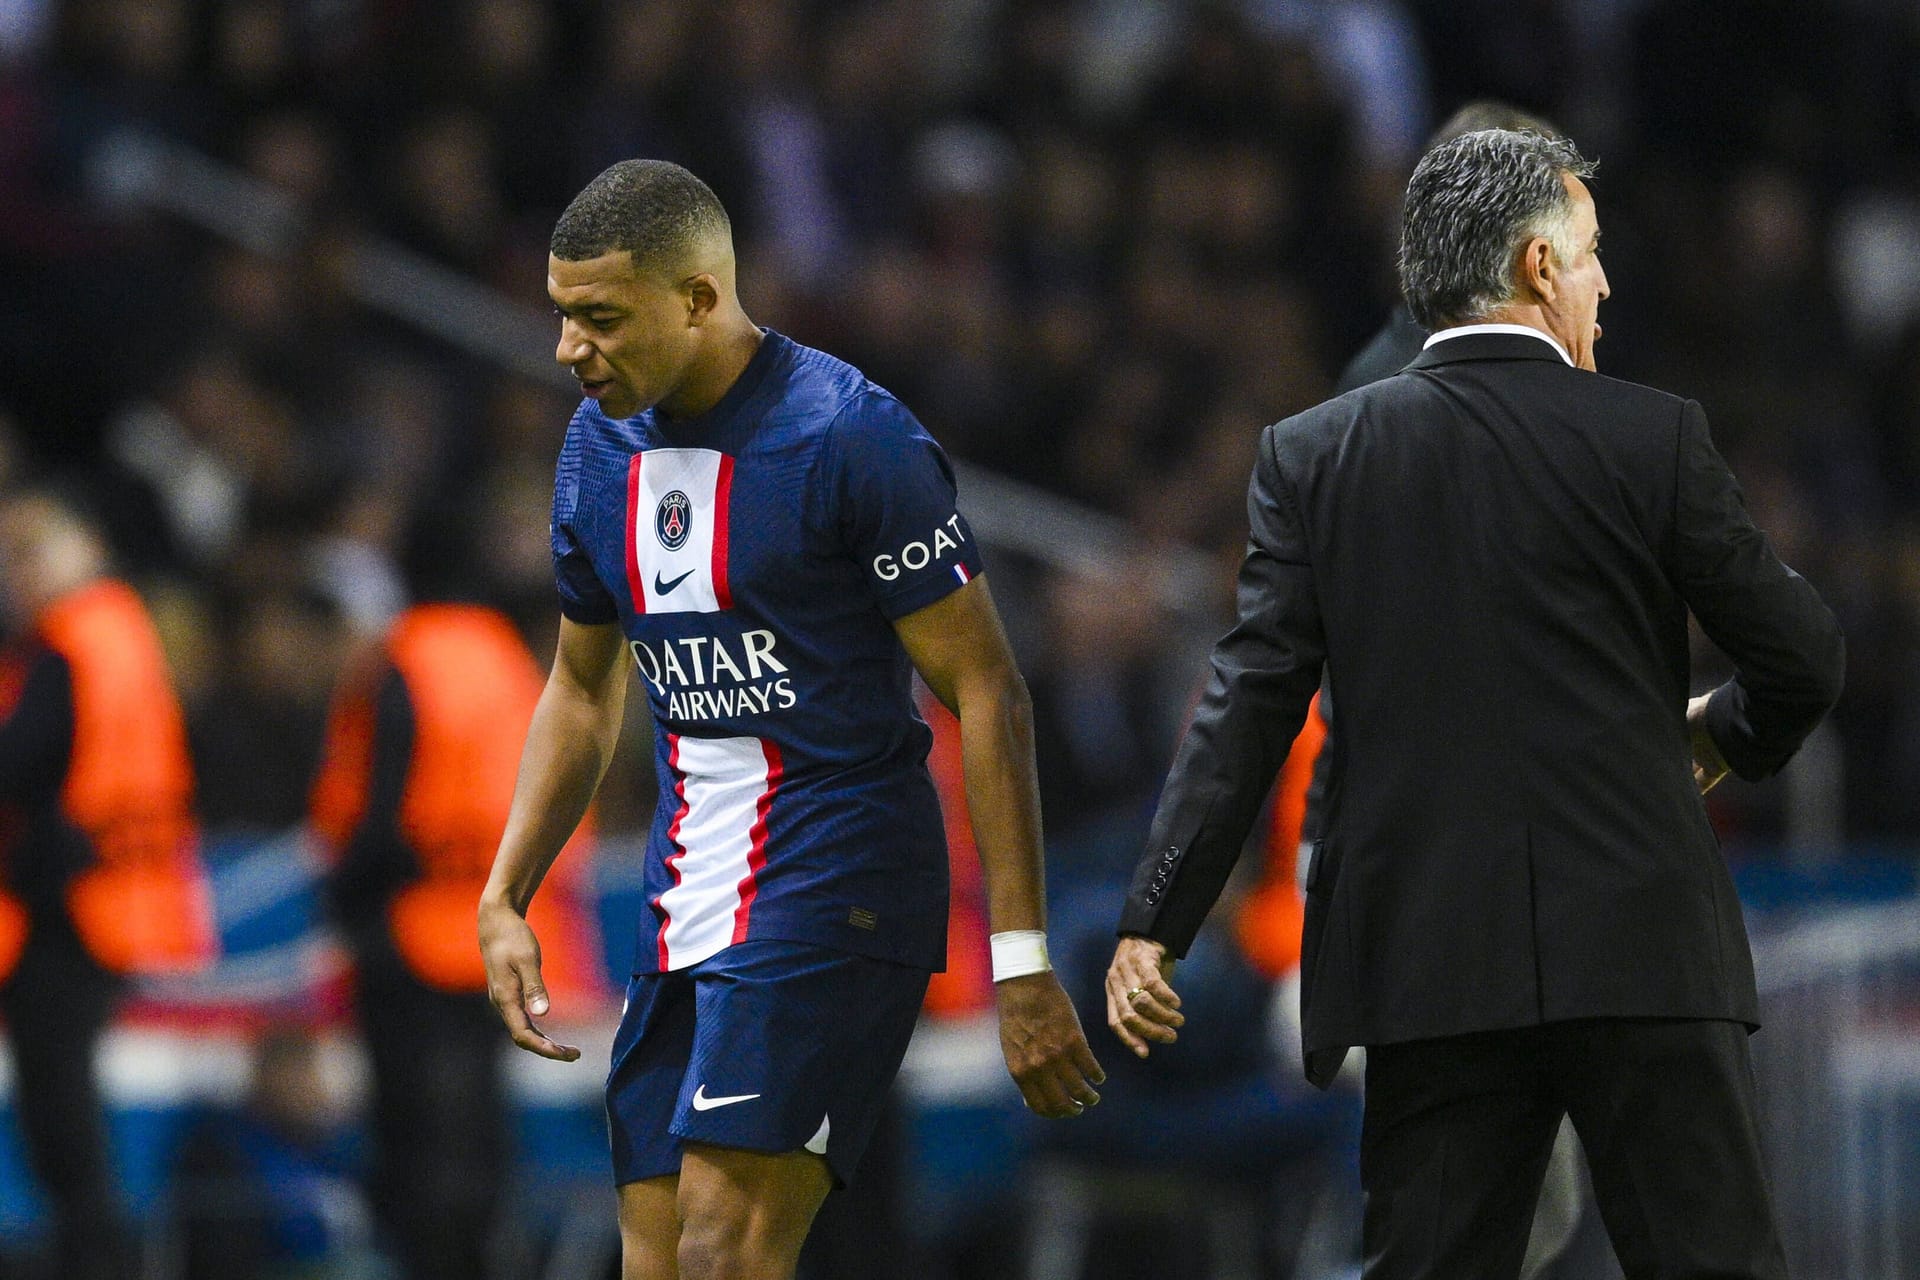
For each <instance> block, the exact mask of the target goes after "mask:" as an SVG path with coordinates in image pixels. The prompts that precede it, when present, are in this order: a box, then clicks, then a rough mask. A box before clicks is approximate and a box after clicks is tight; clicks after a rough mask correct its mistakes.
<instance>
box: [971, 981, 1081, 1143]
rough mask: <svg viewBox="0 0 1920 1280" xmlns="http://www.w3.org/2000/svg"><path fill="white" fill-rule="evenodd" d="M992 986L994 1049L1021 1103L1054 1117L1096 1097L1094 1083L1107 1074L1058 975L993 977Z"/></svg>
mask: <svg viewBox="0 0 1920 1280" xmlns="http://www.w3.org/2000/svg"><path fill="white" fill-rule="evenodd" d="M993 991H994V996H995V998H996V999H997V1000H998V1002H999V1005H1000V1051H1001V1052H1002V1053H1004V1054H1005V1055H1006V1057H1007V1071H1008V1072H1009V1073H1010V1074H1011V1075H1012V1076H1013V1082H1014V1083H1015V1084H1017V1085H1019V1086H1020V1096H1021V1097H1023V1098H1025V1099H1026V1101H1027V1106H1028V1107H1029V1108H1031V1109H1032V1110H1033V1111H1034V1112H1035V1113H1036V1114H1038V1115H1043V1116H1046V1117H1047V1118H1048V1119H1053V1120H1058V1119H1064V1118H1065V1117H1067V1116H1077V1115H1079V1114H1080V1113H1081V1112H1082V1111H1085V1110H1086V1109H1087V1108H1088V1107H1090V1106H1092V1105H1094V1104H1095V1103H1096V1102H1098V1101H1100V1095H1099V1094H1098V1093H1097V1092H1095V1090H1094V1086H1095V1085H1099V1084H1105V1083H1106V1081H1107V1073H1106V1072H1105V1071H1102V1070H1101V1069H1100V1063H1099V1062H1098V1061H1096V1060H1095V1058H1094V1056H1093V1049H1092V1048H1091V1047H1089V1046H1088V1044H1087V1037H1086V1035H1085V1033H1084V1032H1082V1031H1081V1030H1080V1016H1079V1015H1078V1014H1076V1013H1075V1012H1074V1011H1073V1002H1072V1001H1071V1000H1069V999H1067V993H1066V992H1065V991H1063V990H1061V989H1060V980H1059V979H1058V978H1056V977H1054V976H1053V974H1052V973H1051V972H1047V973H1029V974H1027V975H1025V976H1024V977H1019V978H1008V979H1006V980H1005V981H1003V982H996V983H994V984H993Z"/></svg>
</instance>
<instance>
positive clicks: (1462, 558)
mask: <svg viewBox="0 0 1920 1280" xmlns="http://www.w3.org/2000/svg"><path fill="white" fill-rule="evenodd" d="M1590 172H1591V166H1590V165H1589V164H1588V163H1587V162H1586V161H1585V160H1583V159H1582V158H1581V157H1580V155H1579V153H1578V152H1577V151H1576V150H1575V149H1574V148H1573V146H1572V145H1571V144H1570V143H1567V142H1564V141H1560V140H1555V139H1547V138H1543V137H1540V136H1538V135H1536V134H1530V133H1514V132H1508V131H1504V130H1486V131H1482V132H1476V133H1470V134H1467V135H1465V136H1463V137H1461V138H1457V139H1455V140H1454V141H1452V142H1449V143H1446V144H1444V145H1442V146H1440V147H1438V148H1435V149H1434V150H1433V151H1431V152H1429V153H1428V155H1427V156H1426V157H1425V158H1424V159H1423V160H1422V161H1421V162H1420V165H1419V167H1418V168H1417V169H1416V170H1415V171H1414V175H1413V180H1412V182H1411V183H1410V184H1409V186H1408V191H1407V203H1406V217H1405V226H1404V230H1403V232H1402V240H1401V282H1402V288H1403V291H1404V292H1405V293H1406V296H1407V301H1408V304H1409V306H1410V308H1411V310H1412V313H1413V317H1414V319H1415V320H1417V321H1418V322H1419V323H1421V324H1422V325H1423V326H1425V327H1426V328H1428V329H1431V330H1434V331H1435V332H1434V334H1433V336H1432V337H1431V338H1429V339H1428V341H1427V345H1426V349H1425V350H1424V351H1423V352H1422V353H1421V355H1420V356H1419V357H1418V358H1417V359H1416V360H1414V362H1413V363H1412V365H1411V366H1409V368H1408V369H1407V370H1406V371H1405V372H1403V373H1401V374H1399V375H1397V376H1395V377H1392V378H1388V379H1385V380H1384V381H1381V382H1376V383H1373V384H1372V385H1370V386H1367V387H1363V388H1361V389H1360V390H1357V391H1354V392H1351V393H1349V394H1347V395H1345V396H1341V397H1339V398H1337V399H1334V400H1331V401H1328V402H1327V403H1325V404H1323V405H1320V406H1318V407H1317V408H1314V409H1312V410H1309V411H1308V412H1306V413H1303V414H1300V415H1299V416H1297V417H1294V418H1290V419H1288V420H1286V421H1284V422H1281V423H1279V424H1277V425H1275V426H1273V427H1270V428H1268V429H1267V431H1266V433H1265V434H1264V436H1263V437H1262V440H1261V444H1260V450H1259V457H1258V461H1257V463H1256V466H1255V470H1254V475H1253V482H1252V487H1251V493H1250V496H1249V500H1248V507H1249V516H1250V520H1251V523H1252V538H1251V542H1250V545H1249V547H1248V552H1247V558H1246V561H1245V564H1244V565H1243V567H1242V570H1241V578H1240V621H1239V623H1238V625H1237V626H1236V627H1235V628H1234V629H1233V630H1232V631H1231V632H1230V633H1229V634H1228V635H1227V636H1226V637H1225V638H1224V639H1223V640H1221V642H1220V643H1219V645H1218V646H1217V647H1216V648H1215V650H1214V654H1213V660H1212V671H1211V676H1210V679H1209V682H1208V686H1207V690H1206V693H1205V695H1204V697H1203V699H1202V702H1201V704H1200V707H1199V709H1198V710H1197V711H1196V713H1195V716H1194V720H1193V724H1192V727H1191V728H1190V729H1189V730H1188V733H1187V735H1186V738H1185V739H1184V741H1183V742H1182V744H1181V747H1180V750H1179V753H1178V755H1177V757H1176V759H1175V762H1174V767H1173V772H1172V775H1171V777H1170V778H1169V780H1168V783H1167V788H1166V792H1165V795H1164V796H1163V798H1162V800H1161V804H1160V809H1159V812H1158V814H1157V815H1156V817H1155V819H1154V826H1153V836H1152V840H1151V843H1150V846H1149V852H1148V853H1147V854H1146V855H1145V856H1144V857H1143V859H1142V860H1141V863H1140V866H1139V868H1138V870H1137V873H1136V875H1135V878H1134V883H1133V887H1132V889H1131V891H1130V892H1129V895H1128V899H1127V903H1126V906H1125V909H1124V912H1123V914H1122V917H1121V923H1120V931H1121V934H1122V938H1121V941H1120V944H1119V947H1118V949H1117V950H1116V952H1115V955H1114V961H1113V965H1112V967H1111V969H1110V970H1109V973H1108V976H1107V1003H1108V1021H1109V1024H1110V1025H1111V1026H1112V1027H1113V1028H1114V1030H1115V1032H1116V1033H1117V1034H1118V1035H1119V1036H1120V1038H1121V1040H1122V1041H1124V1042H1125V1043H1126V1044H1127V1045H1128V1046H1129V1047H1130V1048H1132V1049H1133V1050H1134V1052H1136V1053H1138V1054H1141V1055H1142V1056H1144V1055H1145V1054H1146V1053H1147V1052H1148V1050H1149V1046H1150V1045H1151V1044H1153V1043H1163V1044H1164V1043H1169V1042H1171V1041H1172V1040H1173V1039H1174V1038H1175V1034H1176V1031H1177V1028H1178V1027H1179V1025H1180V1023H1181V1022H1182V1020H1183V1019H1182V1016H1181V1014H1180V1012H1179V997H1178V996H1177V995H1176V994H1175V992H1174V990H1173V988H1172V987H1171V986H1170V985H1169V982H1168V978H1169V977H1170V975H1171V972H1172V967H1173V960H1174V959H1175V958H1176V957H1178V956H1179V955H1181V954H1183V953H1184V952H1185V951H1186V949H1187V947H1188V945H1189V944H1190V943H1191V941H1192V939H1193V937H1194V935H1195V933H1196V932H1197V931H1198V929H1199V927H1200V923H1201V921H1202V919H1203V918H1204V917H1205V915H1206V913H1207V911H1208V909H1209V908H1210V906H1211V905H1212V903H1213V901H1214V899H1215V897H1216V896H1217V895H1218V893H1219V891H1220V888H1221V885H1222V884H1223V882H1224V881H1225V879H1226V877H1227V873H1228V872H1229V870H1230V869H1231V867H1232V865H1233V862H1234V859H1235V857H1236V856H1237V854H1238V853H1239V850H1240V847H1241V843H1242V841H1243V839H1244V837H1245V835H1246V832H1247V828H1248V826H1249V824H1250V823H1251V821H1252V819H1253V815H1254V813H1255V811H1256V810H1257V809H1258V807H1259V805H1260V802H1261V799H1262V795H1263V793H1264V791H1265V789H1266V786H1267V783H1268V782H1269V781H1270V780H1271V779H1272V778H1273V776H1274V773H1275V770H1276V769H1277V767H1278V765H1279V760H1280V756H1281V755H1282V753H1284V751H1285V750H1286V748H1287V744H1288V743H1289V742H1291V741H1292V738H1293V736H1294V734H1295V733H1296V732H1297V730H1298V729H1299V726H1300V723H1301V720H1302V718H1303V717H1304V715H1305V713H1306V709H1307V704H1308V701H1309V700H1310V699H1311V697H1312V696H1313V692H1314V690H1315V689H1316V688H1317V687H1318V686H1319V683H1320V678H1321V671H1322V666H1323V664H1324V665H1325V667H1326V669H1327V671H1328V672H1329V674H1330V677H1331V681H1332V684H1333V686H1334V688H1335V690H1336V693H1337V696H1338V700H1339V704H1340V716H1341V727H1342V732H1341V734H1340V738H1339V742H1338V745H1337V746H1336V748H1335V749H1336V750H1337V751H1338V752H1339V755H1340V758H1339V760H1337V761H1336V762H1335V768H1334V770H1333V777H1334V779H1335V780H1336V784H1337V785H1336V788H1335V790H1334V792H1333V794H1332V795H1330V796H1329V797H1328V801H1327V821H1326V829H1325V832H1324V834H1323V838H1322V839H1321V841H1320V842H1319V844H1318V846H1317V847H1316V849H1315V854H1314V858H1313V862H1312V865H1311V867H1310V869H1309V872H1308V876H1307V921H1306V931H1305V951H1304V955H1303V958H1302V965H1301V972H1302V976H1303V995H1302V1000H1303V1010H1302V1017H1303V1025H1304V1030H1303V1040H1304V1047H1305V1050H1306V1058H1307V1074H1308V1076H1309V1078H1310V1079H1312V1080H1314V1081H1315V1082H1316V1083H1325V1082H1327V1081H1328V1080H1330V1079H1331V1078H1332V1076H1333V1074H1334V1072H1335V1071H1337V1070H1338V1068H1339V1064H1340V1062H1341V1061H1342V1059H1343V1058H1344V1057H1345V1055H1346V1051H1347V1047H1348V1046H1350V1045H1355V1044H1359V1045H1365V1046H1367V1047H1368V1056H1367V1070H1366V1074H1367V1100H1366V1120H1365V1124H1364V1132H1363V1136H1362V1142H1361V1181H1362V1184H1363V1187H1364V1189H1365V1191H1366V1199H1367V1207H1366V1220H1365V1226H1364V1232H1363V1234H1364V1248H1365V1253H1366V1274H1367V1276H1368V1277H1369V1280H1386V1278H1389V1277H1401V1276H1408V1277H1411V1276H1422V1277H1435V1276H1439V1277H1455V1276H1473V1277H1480V1276H1486V1277H1496V1276H1497V1277H1511V1276H1513V1275H1514V1274H1515V1273H1516V1272H1517V1270H1518V1268H1519V1265H1520V1260H1521V1256H1522V1253H1523V1251H1524V1249H1525V1245H1526V1238H1527V1227H1528V1222H1529V1219H1530V1217H1531V1213H1532V1208H1533V1203H1534V1200H1535V1198H1536V1197H1537V1195H1538V1193H1539V1188H1540V1179H1541V1173H1542V1170H1543V1168H1544V1166H1545V1163H1546V1160H1547V1153H1548V1151H1549V1149H1550V1147H1551V1145H1552V1141H1553V1135H1554V1131H1555V1128H1556V1127H1557V1126H1558V1124H1559V1121H1560V1118H1561V1116H1562V1115H1563V1114H1564V1115H1570V1116H1571V1118H1572V1120H1573V1123H1574V1126H1575V1128H1576V1129H1577V1130H1578V1131H1579V1134H1580V1137H1581V1141H1582V1143H1583V1144H1584V1145H1585V1147H1586V1149H1587V1153H1588V1158H1589V1163H1590V1164H1591V1166H1592V1169H1593V1176H1594V1184H1595V1192H1596V1196H1597V1198H1598V1201H1599V1206H1600V1212H1601V1216H1602V1218H1603V1220H1604V1221H1605V1223H1606V1226H1607V1230H1608V1234H1609V1235H1610V1236H1611V1238H1612V1240H1613V1243H1614V1247H1615V1249H1616V1251H1617V1252H1618V1253H1619V1255H1620V1259H1621V1262H1622V1265H1623V1266H1624V1268H1625V1270H1626V1272H1627V1274H1628V1275H1629V1276H1633V1277H1639V1276H1655V1275H1659V1276H1663V1277H1665V1276H1674V1277H1678V1276H1709V1275H1711V1276H1724V1277H1735V1276H1752V1277H1783V1276H1784V1275H1785V1274H1786V1270H1785V1263H1784V1260H1783V1258H1782V1255H1781V1250H1780V1246H1779V1243H1778V1239H1777V1237H1776V1234H1775V1231H1774V1227H1773V1214H1772V1208H1771V1205H1770V1203H1769V1199H1768V1192H1767V1187H1766V1181H1765V1175H1764V1171H1763V1169H1762V1167H1761V1156H1760V1149H1759V1141H1758V1136H1757V1132H1756V1122H1755V1116H1754V1099H1753V1082H1752V1074H1751V1070H1750V1068H1749V1063H1748V1057H1747V1046H1746V1035H1747V1033H1748V1031H1750V1030H1751V1029H1752V1028H1753V1027H1754V1026H1755V1025H1757V1022H1758V1007H1757V1006H1758V1001H1757V998H1756V995H1755V992H1754V985H1753V967H1752V958H1751V954H1750V952H1749V950H1748V947H1747V941H1746V935H1745V932H1744V928H1743V926H1742V922H1741V916H1740V906H1739V902H1738V899H1737V898H1736V897H1735V895H1734V890H1733V885H1732V883H1731V880H1730V879H1729V877H1728V875H1727V872H1726V868H1725V866H1724V864H1723V862H1722V861H1721V858H1720V856H1719V850H1718V847H1717V845H1716V842H1715V840H1714V837H1713V833H1712V830H1711V828H1710V827H1709V826H1708V824H1707V820H1706V814H1705V811H1704V809H1703V808H1702V806H1701V803H1700V799H1699V792H1700V791H1701V790H1704V788H1705V787H1707V786H1710V785H1712V783H1714V782H1716V781H1718V779H1719V778H1720V777H1721V776H1723V775H1724V774H1725V772H1726V771H1727V770H1728V768H1729V767H1731V768H1732V769H1733V770H1734V771H1736V772H1738V773H1739V774H1740V775H1741V776H1742V777H1745V778H1759V777H1764V776H1766V775H1767V774H1770V773H1772V772H1773V771H1774V770H1776V769H1778V768H1779V767H1780V766H1781V765H1782V764H1783V763H1785V761H1786V760H1787V759H1788V758H1789V757H1790V756H1791V755H1792V754H1793V752H1794V750H1795V749H1796V748H1797V747H1798V746H1799V743H1800V742H1801V740H1802V739H1803V738H1804V737H1805V735H1806V734H1807V732H1808V731H1809V730H1810V729H1811V728H1812V727H1813V726H1814V724H1815V723H1817V722H1818V720H1819V719H1820V717H1821V716H1822V715H1824V714H1825V713H1826V711H1827V709H1828V708H1829V707H1830V706H1831V705H1832V704H1833V702H1834V700H1835V699H1836V698H1837V697H1838V696H1839V691H1840V683H1841V676H1842V668H1843V662H1844V660H1843V651H1842V641H1841V637H1840V633H1839V630H1838V627H1837V626H1836V624H1835V622H1834V619H1833V616H1832V614H1831V612H1829V611H1828V609H1827V608H1826V607H1825V605H1823V604H1822V603H1821V601H1820V599H1819V597H1818V595H1817V594H1815V592H1814V591H1813V589H1812V588H1811V587H1810V586H1808V585H1807V583H1806V582H1804V581H1803V580H1802V579H1801V578H1800V577H1799V576H1798V575H1796V574H1794V573H1793V571H1792V570H1790V569H1788V568H1787V567H1786V566H1785V565H1783V564H1781V563H1780V561H1779V560H1778V559H1777V558H1776V557H1775V556H1774V554H1773V552H1772V550H1771V548H1769V547H1768V545H1767V543H1766V540H1765V539H1764V538H1763V537H1762V536H1761V534H1760V533H1759V531H1758V530H1757V529H1755V528H1754V526H1753V524H1752V522H1751V520H1750V519H1749V518H1748V516H1747V514H1746V510H1745V507H1744V505H1743V504H1742V501H1741V498H1740V492H1739V488H1738V486H1737V485H1736V484H1735V482H1734V479H1733V476H1732V475H1731V473H1730V472H1729V471H1728V470H1727V467H1726V464H1725V463H1724V462H1723V461H1722V460H1721V458H1720V456H1719V454H1718V453H1717V452H1716V451H1715V449H1714V447H1713V444H1712V441H1711V440H1710V438H1709V436H1708V433H1707V424H1706V418H1705V415H1704V414H1703V413H1702V412H1701V409H1700V406H1699V405H1698V404H1696V403H1694V402H1692V401H1685V400H1680V399H1678V398H1675V397H1673V396H1669V395H1665V394H1663V393H1660V392H1657V391H1653V390H1650V389H1648V388H1645V387H1639V386H1635V385H1632V384H1630V383H1623V382H1617V381H1614V380H1612V379H1609V378H1603V377H1600V376H1598V375H1597V374H1595V373H1594V371H1593V370H1594V362H1593V345H1594V342H1595V341H1596V340H1597V339H1598V338H1599V336H1600V326H1599V324H1598V323H1597V322H1596V317H1597V313H1598V308H1599V303H1600V302H1601V300H1603V299H1604V298H1605V297H1606V296H1607V283H1606V274H1605V272H1604V271H1603V270H1602V269H1601V266H1600V263H1599V259H1598V257H1597V249H1598V239H1599V230H1598V223H1597V220H1596V217H1595V213H1594V207H1593V201H1592V197H1591V195H1590V194H1589V192H1588V191H1587V188H1586V185H1585V184H1584V183H1583V182H1582V181H1581V179H1582V177H1584V176H1585V175H1587V174H1588V173H1590ZM1689 609H1691V610H1692V612H1693V613H1694V615H1695V616H1696V617H1698V618H1699V620H1700V623H1701V625H1702V627H1703V628H1704V629H1705V631H1706V633H1707V635H1708V636H1709V637H1710V638H1711V639H1712V640H1713V641H1714V642H1715V643H1716V644H1718V645H1719V646H1720V647H1721V648H1722V649H1724V650H1725V651H1726V652H1727V653H1728V654H1729V655H1730V656H1731V657H1732V658H1733V660H1734V663H1735V667H1736V674H1735V676H1734V678H1733V679H1732V680H1730V681H1729V682H1728V683H1727V684H1725V685H1723V686H1722V687H1720V688H1719V689H1717V690H1715V691H1713V693H1712V694H1710V695H1708V696H1705V697H1702V698H1697V699H1694V700H1692V701H1691V702H1689V701H1688V698H1687V679H1688V662H1687V614H1688V610H1689Z"/></svg>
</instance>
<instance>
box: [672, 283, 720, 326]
mask: <svg viewBox="0 0 1920 1280" xmlns="http://www.w3.org/2000/svg"><path fill="white" fill-rule="evenodd" d="M680 294H681V297H682V298H683V299H684V300H685V302H686V306H687V324H688V326H689V327H691V328H696V329H697V328H699V327H700V326H701V325H703V324H705V323H706V322H707V320H708V319H709V318H710V317H711V316H712V315H713V313H714V311H715V310H716V309H718V307H719V306H720V282H719V281H718V280H716V279H714V277H713V275H712V273H711V272H706V271H702V272H701V273H700V274H699V275H697V276H693V277H691V278H690V279H688V280H687V282H686V283H685V284H682V285H681V286H680Z"/></svg>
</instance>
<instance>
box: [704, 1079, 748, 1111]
mask: <svg viewBox="0 0 1920 1280" xmlns="http://www.w3.org/2000/svg"><path fill="white" fill-rule="evenodd" d="M759 1096H760V1095H759V1094H757V1093H736V1094H734V1095H733V1096H732V1097H730V1098H709V1097H708V1096H707V1086H705V1085H701V1086H700V1087H699V1088H698V1089H695V1090H694V1091H693V1109H694V1110H695V1111H711V1110H713V1109H714V1108H715V1107H730V1106H732V1105H733V1104H734V1103H736V1102H751V1101H753V1100H754V1099H755V1098H757V1097H759Z"/></svg>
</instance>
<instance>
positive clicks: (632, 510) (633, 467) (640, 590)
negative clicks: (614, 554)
mask: <svg viewBox="0 0 1920 1280" xmlns="http://www.w3.org/2000/svg"><path fill="white" fill-rule="evenodd" d="M646 456H647V455H646V454H644V453H636V454H634V455H633V461H632V462H629V463H628V464H627V591H628V593H629V594H630V595H632V596H633V611H634V612H635V613H645V612H646V611H647V581H646V579H645V578H642V577H641V576H640V459H642V458H644V457H646Z"/></svg>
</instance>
